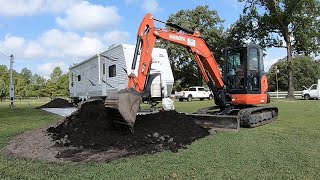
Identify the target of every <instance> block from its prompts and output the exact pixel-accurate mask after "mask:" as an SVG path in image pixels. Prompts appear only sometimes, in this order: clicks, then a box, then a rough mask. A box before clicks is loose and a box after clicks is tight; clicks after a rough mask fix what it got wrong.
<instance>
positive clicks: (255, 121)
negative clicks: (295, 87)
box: [196, 106, 278, 128]
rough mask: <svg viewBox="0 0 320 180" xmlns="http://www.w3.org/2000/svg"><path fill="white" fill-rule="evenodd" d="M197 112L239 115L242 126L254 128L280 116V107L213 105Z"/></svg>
mask: <svg viewBox="0 0 320 180" xmlns="http://www.w3.org/2000/svg"><path fill="white" fill-rule="evenodd" d="M196 114H208V115H209V114H212V115H216V116H230V117H233V116H237V117H238V118H239V121H240V126H242V127H247V128H253V127H257V126H262V125H264V124H268V123H270V122H272V121H273V120H275V119H277V117H278V108H277V107H270V106H228V107H225V108H221V107H218V106H213V107H209V108H203V109H200V110H198V111H197V112H196Z"/></svg>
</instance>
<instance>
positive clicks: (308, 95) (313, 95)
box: [302, 79, 320, 100]
mask: <svg viewBox="0 0 320 180" xmlns="http://www.w3.org/2000/svg"><path fill="white" fill-rule="evenodd" d="M303 88H304V89H305V90H303V92H302V98H304V99H306V100H309V99H320V79H318V84H312V85H311V86H310V87H309V88H306V87H305V86H303Z"/></svg>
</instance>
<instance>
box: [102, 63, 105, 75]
mask: <svg viewBox="0 0 320 180" xmlns="http://www.w3.org/2000/svg"><path fill="white" fill-rule="evenodd" d="M102 74H103V75H105V74H106V63H103V64H102Z"/></svg>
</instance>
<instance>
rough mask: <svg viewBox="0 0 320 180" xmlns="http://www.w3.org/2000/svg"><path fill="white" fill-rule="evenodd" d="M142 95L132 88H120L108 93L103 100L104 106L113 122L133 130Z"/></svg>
mask: <svg viewBox="0 0 320 180" xmlns="http://www.w3.org/2000/svg"><path fill="white" fill-rule="evenodd" d="M141 101H142V96H141V94H140V93H138V92H137V91H136V90H134V89H122V90H120V91H119V92H117V93H115V94H110V95H109V96H108V97H107V98H106V100H105V107H106V109H107V112H108V114H109V116H110V117H111V118H112V120H113V122H114V123H116V124H119V125H122V126H124V127H127V128H129V129H130V130H131V132H133V126H134V123H135V121H136V116H137V112H138V110H139V106H140V103H141Z"/></svg>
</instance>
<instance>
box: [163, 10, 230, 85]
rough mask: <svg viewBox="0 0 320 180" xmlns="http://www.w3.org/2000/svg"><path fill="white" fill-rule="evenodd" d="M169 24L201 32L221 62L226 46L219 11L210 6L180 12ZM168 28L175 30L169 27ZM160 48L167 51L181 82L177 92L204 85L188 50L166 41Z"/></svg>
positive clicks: (177, 79) (175, 75)
mask: <svg viewBox="0 0 320 180" xmlns="http://www.w3.org/2000/svg"><path fill="white" fill-rule="evenodd" d="M167 22H171V23H173V24H177V25H179V26H181V27H184V28H187V29H190V30H196V29H197V30H199V31H200V33H201V34H202V37H203V38H204V39H205V41H206V43H207V45H208V47H209V48H210V50H211V51H212V52H214V54H215V57H216V59H217V60H219V59H220V57H222V55H221V49H222V48H223V47H224V44H225V41H224V34H223V27H222V23H223V20H221V19H220V17H219V16H218V13H217V11H214V10H210V9H209V6H198V7H196V8H195V9H191V10H180V11H178V12H177V13H175V14H172V15H171V16H170V17H169V18H168V20H167ZM167 28H168V29H173V28H172V27H169V26H168V27H167ZM175 31H177V30H175ZM159 46H160V47H162V48H166V49H167V51H168V55H169V59H170V64H171V67H172V71H173V74H174V78H175V79H176V81H179V82H180V83H179V87H175V89H176V90H179V89H181V87H188V86H192V85H195V84H199V85H202V81H201V80H199V79H200V78H201V75H200V71H198V68H197V67H196V63H195V61H194V60H193V56H192V55H191V54H190V53H189V52H188V51H187V49H186V48H184V47H181V46H178V45H175V44H172V43H169V42H165V41H163V42H161V43H160V45H159Z"/></svg>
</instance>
